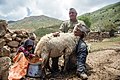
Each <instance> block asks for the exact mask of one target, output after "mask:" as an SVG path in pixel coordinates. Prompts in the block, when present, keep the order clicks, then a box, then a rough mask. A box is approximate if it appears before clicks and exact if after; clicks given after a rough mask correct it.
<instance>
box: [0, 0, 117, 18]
mask: <svg viewBox="0 0 120 80" xmlns="http://www.w3.org/2000/svg"><path fill="white" fill-rule="evenodd" d="M118 1H119V0H95V1H93V0H54V1H51V0H0V19H6V20H19V19H22V18H24V17H26V16H38V15H46V16H49V17H53V18H58V19H62V20H64V19H69V16H68V10H69V8H71V7H74V8H75V9H76V10H77V12H78V14H79V15H81V14H83V13H87V12H91V11H94V10H97V9H99V8H101V7H104V6H106V5H108V4H112V3H115V2H118Z"/></svg>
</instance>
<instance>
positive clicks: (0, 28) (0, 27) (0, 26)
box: [0, 20, 8, 37]
mask: <svg viewBox="0 0 120 80" xmlns="http://www.w3.org/2000/svg"><path fill="white" fill-rule="evenodd" d="M7 25H8V24H7V22H6V21H5V20H0V37H3V36H4V35H5V34H6V33H7Z"/></svg>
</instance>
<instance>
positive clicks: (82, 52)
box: [52, 8, 89, 79]
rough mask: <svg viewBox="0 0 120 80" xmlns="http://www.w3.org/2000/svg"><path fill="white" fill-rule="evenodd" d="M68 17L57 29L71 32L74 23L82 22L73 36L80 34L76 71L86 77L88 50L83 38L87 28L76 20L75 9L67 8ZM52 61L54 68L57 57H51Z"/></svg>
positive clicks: (83, 77) (56, 64) (56, 65)
mask: <svg viewBox="0 0 120 80" xmlns="http://www.w3.org/2000/svg"><path fill="white" fill-rule="evenodd" d="M69 18H70V19H69V20H68V21H65V22H63V23H62V25H61V26H60V28H59V29H60V31H61V32H64V33H67V32H73V29H74V27H75V25H76V24H78V23H80V24H82V26H83V27H84V28H83V30H82V32H81V30H77V31H74V35H75V36H80V39H79V41H78V44H77V45H76V46H77V47H76V55H77V72H76V73H77V75H78V76H79V77H81V78H82V79H87V78H88V76H87V74H86V67H85V63H86V57H87V54H88V50H87V45H86V43H85V42H84V40H83V38H84V37H85V35H86V33H87V31H88V32H89V29H88V28H87V27H86V25H85V23H84V22H83V21H79V20H77V11H76V10H75V9H74V8H70V9H69ZM84 29H85V30H84ZM53 35H54V36H56V35H59V33H54V34H53ZM52 61H53V63H54V64H55V65H54V64H52V68H53V69H54V67H55V68H56V67H58V62H57V61H58V58H56V59H54V58H53V59H52Z"/></svg>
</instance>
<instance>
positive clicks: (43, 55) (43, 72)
mask: <svg viewBox="0 0 120 80" xmlns="http://www.w3.org/2000/svg"><path fill="white" fill-rule="evenodd" d="M41 58H42V59H43V62H42V64H41V68H42V77H43V78H45V76H46V72H45V66H46V65H47V61H48V59H49V54H44V53H42V54H41Z"/></svg>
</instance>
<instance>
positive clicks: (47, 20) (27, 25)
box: [9, 15, 62, 31]
mask: <svg viewBox="0 0 120 80" xmlns="http://www.w3.org/2000/svg"><path fill="white" fill-rule="evenodd" d="M61 22H62V21H61V20H58V19H55V18H51V17H47V16H44V15H41V16H30V17H25V18H24V19H22V20H18V21H16V22H12V23H10V24H9V28H10V29H26V30H30V31H35V30H38V29H39V28H46V27H50V26H54V25H60V24H61Z"/></svg>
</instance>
